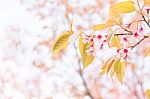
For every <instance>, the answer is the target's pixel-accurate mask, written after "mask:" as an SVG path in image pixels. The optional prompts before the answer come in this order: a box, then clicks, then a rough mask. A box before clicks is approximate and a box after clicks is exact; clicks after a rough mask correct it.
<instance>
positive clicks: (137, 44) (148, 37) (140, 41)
mask: <svg viewBox="0 0 150 99" xmlns="http://www.w3.org/2000/svg"><path fill="white" fill-rule="evenodd" d="M146 38H149V36H144V37H143V38H142V39H141V40H140V41H139V42H137V43H136V44H135V45H134V46H131V50H133V48H135V47H136V46H137V45H138V44H140V43H141V42H142V41H143V40H145V39H146Z"/></svg>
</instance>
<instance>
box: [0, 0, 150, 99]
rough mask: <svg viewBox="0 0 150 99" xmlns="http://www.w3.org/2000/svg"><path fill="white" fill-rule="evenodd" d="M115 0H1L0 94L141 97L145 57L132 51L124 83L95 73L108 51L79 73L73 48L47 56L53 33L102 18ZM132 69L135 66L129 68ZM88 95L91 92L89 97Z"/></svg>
mask: <svg viewBox="0 0 150 99" xmlns="http://www.w3.org/2000/svg"><path fill="white" fill-rule="evenodd" d="M116 1H117V0H0V99H92V98H93V99H144V93H143V92H144V90H146V89H147V88H150V84H149V82H150V73H149V70H150V62H148V61H149V58H143V57H140V55H139V54H138V53H136V52H135V53H134V55H133V59H131V60H132V61H133V62H134V63H136V64H137V68H134V66H133V67H127V70H126V74H125V79H124V83H123V84H120V82H119V81H118V80H117V79H116V78H115V77H114V78H113V79H112V78H111V77H109V76H108V75H107V74H106V75H103V76H101V75H100V74H99V72H100V69H101V65H102V64H103V62H104V60H105V59H106V58H107V57H109V56H111V55H112V54H111V52H110V54H108V51H106V52H104V53H107V54H104V55H103V56H101V55H100V56H99V57H97V58H96V59H95V60H94V62H93V64H91V65H90V66H89V67H88V68H86V69H85V70H84V71H83V72H82V73H81V71H80V70H81V67H80V65H79V63H78V60H79V58H78V57H77V52H76V50H77V49H76V48H74V47H73V46H72V45H69V46H68V48H67V49H66V51H65V52H63V53H61V54H60V55H58V56H57V57H55V58H52V57H51V56H52V46H53V43H54V41H55V40H56V39H57V37H58V36H59V35H60V34H61V33H63V32H64V31H66V30H69V24H68V21H69V20H70V19H73V30H74V31H75V33H79V31H80V30H81V29H83V30H85V31H87V32H88V30H87V28H88V27H89V26H91V25H94V24H99V23H101V22H105V20H106V19H107V17H108V9H109V7H110V5H111V4H113V3H114V2H116ZM133 68H134V69H133ZM90 95H91V96H90Z"/></svg>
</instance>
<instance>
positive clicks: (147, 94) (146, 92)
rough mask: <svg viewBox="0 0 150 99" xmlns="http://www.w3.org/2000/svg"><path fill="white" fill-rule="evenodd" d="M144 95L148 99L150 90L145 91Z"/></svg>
mask: <svg viewBox="0 0 150 99" xmlns="http://www.w3.org/2000/svg"><path fill="white" fill-rule="evenodd" d="M145 95H146V96H147V98H148V99H150V89H147V90H146V91H145Z"/></svg>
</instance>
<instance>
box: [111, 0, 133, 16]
mask: <svg viewBox="0 0 150 99" xmlns="http://www.w3.org/2000/svg"><path fill="white" fill-rule="evenodd" d="M133 11H135V6H134V2H133V1H123V2H119V3H117V4H114V5H113V6H111V7H110V9H109V15H110V17H116V18H117V17H119V15H120V13H130V12H133Z"/></svg>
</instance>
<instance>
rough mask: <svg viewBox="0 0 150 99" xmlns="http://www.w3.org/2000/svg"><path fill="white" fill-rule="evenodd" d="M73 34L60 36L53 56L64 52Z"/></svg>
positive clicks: (68, 33) (67, 33)
mask: <svg viewBox="0 0 150 99" xmlns="http://www.w3.org/2000/svg"><path fill="white" fill-rule="evenodd" d="M71 34H72V33H71V32H65V33H63V34H62V35H60V36H59V38H58V39H57V40H56V42H55V43H54V46H53V55H55V54H57V53H59V52H61V51H62V50H64V49H65V48H66V47H67V45H68V40H69V37H70V36H71Z"/></svg>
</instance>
